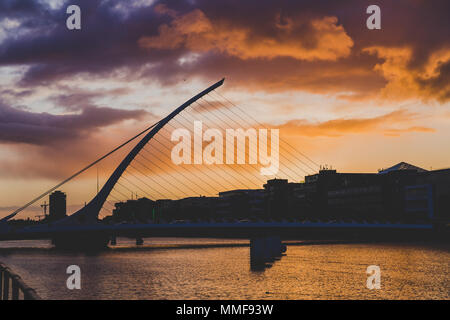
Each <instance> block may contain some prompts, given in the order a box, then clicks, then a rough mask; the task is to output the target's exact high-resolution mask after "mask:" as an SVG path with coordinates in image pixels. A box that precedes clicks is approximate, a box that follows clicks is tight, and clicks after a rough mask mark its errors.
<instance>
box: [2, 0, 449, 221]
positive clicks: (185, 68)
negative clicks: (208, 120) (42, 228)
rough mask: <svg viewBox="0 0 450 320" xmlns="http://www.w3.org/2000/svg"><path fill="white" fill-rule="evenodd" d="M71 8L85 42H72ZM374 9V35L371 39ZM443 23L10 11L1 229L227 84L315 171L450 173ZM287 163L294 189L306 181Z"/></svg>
mask: <svg viewBox="0 0 450 320" xmlns="http://www.w3.org/2000/svg"><path fill="white" fill-rule="evenodd" d="M69 4H77V5H79V6H80V8H81V25H82V29H81V30H76V31H73V30H72V31H71V30H68V29H67V28H66V19H67V17H68V14H66V8H67V6H68V5H69ZM371 4H377V5H379V6H380V8H381V30H368V29H367V28H366V19H367V17H368V14H366V8H367V7H368V6H369V5H371ZM448 12H450V3H449V2H448V1H446V0H442V1H439V0H435V1H425V0H423V1H422V0H409V1H402V0H398V1H376V3H375V2H373V1H365V0H355V1H352V0H347V1H320V0H319V1H264V0H258V1H242V0H240V1H235V0H227V1H208V0H190V1H161V2H159V1H152V0H129V1H120V0H103V1H96V0H85V1H83V0H81V1H75V0H74V1H69V2H67V1H64V0H47V1H46V0H2V1H0V195H1V196H0V215H2V216H3V215H4V214H6V213H7V212H9V211H10V210H11V209H12V208H14V207H15V206H17V205H21V204H23V203H24V202H27V201H28V200H30V199H31V198H33V197H34V196H36V195H38V194H39V193H40V192H42V191H45V190H46V189H47V188H49V187H51V186H52V185H54V184H55V183H56V182H58V181H60V180H62V179H64V178H65V177H66V176H68V175H70V174H71V173H73V172H75V171H77V170H78V169H80V168H81V167H83V166H84V165H86V164H88V163H89V162H90V161H93V160H95V159H96V158H97V157H98V156H100V155H102V154H103V153H105V152H107V151H109V150H110V149H112V148H113V147H114V146H116V145H118V144H120V143H121V142H122V141H124V140H126V138H128V137H130V136H132V135H133V134H135V133H136V132H139V131H140V130H142V129H143V128H145V127H146V126H148V125H149V124H151V123H153V122H154V121H155V120H157V119H159V118H161V117H162V116H164V115H166V114H167V113H168V112H169V111H170V110H171V109H173V108H174V107H176V106H178V105H180V104H181V103H182V102H184V101H185V100H187V99H188V98H190V97H191V96H193V95H194V94H195V93H197V92H198V91H200V90H202V89H203V88H205V87H207V86H209V85H210V84H212V83H214V82H216V81H218V80H219V79H221V78H223V77H225V78H226V81H225V84H224V86H223V87H222V88H220V90H219V93H220V94H221V95H223V96H225V97H226V98H227V99H229V100H230V101H232V102H233V103H235V104H236V105H238V106H241V110H245V112H247V113H248V114H250V115H252V117H254V118H255V119H256V120H257V121H258V122H259V123H260V124H264V125H265V126H267V127H272V128H279V129H280V137H281V139H284V140H285V141H288V142H289V145H290V146H292V147H293V149H296V151H297V152H301V154H303V155H307V157H308V158H310V159H312V160H313V161H314V162H315V163H317V164H322V165H324V164H327V165H329V166H330V165H332V166H333V168H336V169H337V170H338V171H342V172H344V171H348V172H358V171H367V172H376V170H377V169H379V168H383V167H384V168H385V167H388V166H391V165H394V164H396V163H398V162H400V161H406V162H410V163H412V164H415V165H418V166H421V167H423V168H426V169H430V168H433V169H437V168H443V167H449V160H450V149H449V148H448V147H447V146H448V141H450V126H449V124H450V102H449V101H450V19H448ZM214 97H215V99H217V100H218V99H219V96H218V95H217V96H214ZM215 102H217V101H215V100H210V102H205V106H210V107H213V108H212V109H220V108H225V105H221V104H217V105H216V106H215V105H214V103H215ZM219 111H220V110H219ZM201 113H202V112H195V110H194V112H193V113H192V114H191V115H192V119H197V118H196V115H198V114H201ZM189 119H191V118H189V117H187V118H185V120H186V121H188V120H189ZM174 126H176V125H174ZM157 151H158V150H157ZM152 152H156V151H152V150H150V153H149V157H150V155H153V156H157V155H156V154H158V152H156V153H153V154H152ZM283 152H284V154H283ZM281 153H282V160H283V156H284V158H285V160H284V162H283V163H282V166H283V168H284V171H283V172H284V173H288V172H291V173H292V174H291V175H289V176H286V177H289V178H292V179H298V180H301V179H302V178H303V176H304V175H305V174H306V173H310V171H311V170H309V168H307V167H304V164H303V163H301V162H299V161H300V160H301V159H303V160H305V159H306V158H302V157H301V156H299V157H298V158H297V157H294V156H292V157H291V153H290V152H287V151H283V150H281ZM121 156H122V155H120V154H119V155H117V156H116V158H113V159H112V160H111V164H104V165H102V167H101V168H100V176H101V179H103V181H104V179H106V178H107V175H108V173H110V170H111V169H112V165H114V161H116V162H115V164H117V161H119V160H120V157H121ZM306 162H307V161H306ZM310 164H311V163H310ZM297 168H298V169H297ZM300 168H304V169H306V170H304V171H303V170H302V171H300ZM153 169H154V170H156V171H158V168H153ZM241 169H242V168H238V169H237V170H241ZM313 169H314V168H313ZM195 170H202V169H201V168H195ZM161 171H164V170H161ZM244 171H245V170H244ZM283 172H280V174H279V175H278V177H285V176H283ZM95 176H96V171H94V173H88V174H87V175H86V176H85V177H84V178H83V177H81V178H80V181H78V182H74V183H73V184H72V186H70V187H67V189H65V190H64V191H66V192H68V195H69V196H68V197H69V199H70V201H69V204H73V205H76V204H81V203H83V202H84V201H89V199H90V197H91V196H92V195H93V194H94V193H95V190H96V182H95V181H96V178H95ZM260 180H261V179H260ZM261 181H262V180H261ZM249 184H250V182H249ZM234 185H235V183H231V182H230V184H229V185H225V187H227V188H228V187H232V186H234ZM244 186H247V187H256V185H250V186H249V185H238V187H244ZM168 188H169V189H170V186H168ZM212 189H217V190H214V192H217V191H219V190H220V189H221V186H220V185H216V186H213V187H212ZM212 189H211V190H212ZM171 191H172V192H174V193H176V195H178V193H177V191H176V190H173V189H171ZM188 193H189V192H188ZM199 193H200V191H199ZM211 193H213V191H211ZM127 194H128V191H127ZM167 196H168V197H169V196H170V195H167ZM38 210H40V209H35V211H36V212H38ZM3 213H4V214H3ZM30 215H32V213H30Z"/></svg>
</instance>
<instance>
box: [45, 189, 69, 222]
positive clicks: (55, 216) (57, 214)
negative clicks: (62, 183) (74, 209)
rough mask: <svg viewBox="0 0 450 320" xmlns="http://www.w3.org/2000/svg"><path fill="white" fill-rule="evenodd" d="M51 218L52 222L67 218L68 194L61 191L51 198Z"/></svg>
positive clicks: (52, 194)
mask: <svg viewBox="0 0 450 320" xmlns="http://www.w3.org/2000/svg"><path fill="white" fill-rule="evenodd" d="M49 202H50V204H49V207H50V210H49V216H48V219H49V220H50V221H55V220H59V219H61V218H64V217H66V215H67V205H66V194H65V193H64V192H61V191H55V192H53V193H51V194H50V196H49Z"/></svg>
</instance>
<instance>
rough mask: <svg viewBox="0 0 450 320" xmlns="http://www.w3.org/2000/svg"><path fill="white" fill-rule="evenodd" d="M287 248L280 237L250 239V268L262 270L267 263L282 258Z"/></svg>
mask: <svg viewBox="0 0 450 320" xmlns="http://www.w3.org/2000/svg"><path fill="white" fill-rule="evenodd" d="M285 251H286V246H285V245H283V244H282V243H281V239H280V237H277V236H271V237H255V238H252V239H250V267H251V268H252V270H261V269H264V268H265V267H266V266H267V263H270V262H273V261H274V260H276V259H277V258H279V257H281V255H282V254H283V252H285Z"/></svg>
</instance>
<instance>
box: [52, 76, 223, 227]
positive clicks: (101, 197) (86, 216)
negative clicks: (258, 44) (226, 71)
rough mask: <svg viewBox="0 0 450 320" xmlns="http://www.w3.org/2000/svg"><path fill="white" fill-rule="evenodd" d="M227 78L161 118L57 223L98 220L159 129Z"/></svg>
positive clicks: (78, 222)
mask: <svg viewBox="0 0 450 320" xmlns="http://www.w3.org/2000/svg"><path fill="white" fill-rule="evenodd" d="M224 80H225V79H222V80H220V81H218V82H216V83H215V84H213V85H212V86H210V87H208V88H206V89H205V90H203V91H202V92H200V93H199V94H197V95H195V96H194V97H192V98H191V99H189V100H187V101H186V102H185V103H183V104H182V105H181V106H179V107H178V108H176V109H175V110H174V111H172V113H170V114H169V115H168V116H166V117H165V118H164V119H162V120H160V121H159V122H158V123H157V125H156V126H155V127H153V129H152V130H150V131H149V132H148V133H147V134H146V135H145V136H144V137H143V138H142V139H141V140H140V141H139V142H138V143H137V144H136V146H135V147H134V148H133V149H132V150H131V151H130V152H129V153H128V154H127V156H126V157H125V158H124V159H123V160H122V162H121V163H120V164H119V166H118V167H117V168H116V169H115V170H114V172H113V173H112V174H111V176H110V177H109V179H108V180H107V181H106V183H105V184H104V186H103V187H102V188H101V190H100V191H99V192H98V193H97V195H96V196H95V197H94V198H93V199H92V200H91V201H90V202H89V203H88V204H87V205H86V206H84V207H83V208H81V209H80V210H78V211H76V212H75V213H73V214H72V215H70V216H68V217H66V218H64V219H62V220H59V221H57V222H56V223H57V224H84V223H94V222H97V219H98V215H99V212H100V210H101V208H102V207H103V204H104V203H105V201H106V199H107V198H108V196H109V194H110V192H111V191H112V189H113V188H114V186H115V184H116V183H117V181H118V180H119V178H120V177H121V176H122V174H123V173H124V172H125V170H126V169H127V167H128V166H129V165H130V163H131V162H132V161H133V159H134V158H135V157H136V156H137V154H138V153H139V152H140V151H141V150H142V148H143V147H144V146H145V145H146V144H147V143H148V142H149V141H150V139H152V138H153V137H154V136H155V135H156V134H157V133H158V131H159V130H161V129H162V128H163V127H164V126H165V125H166V124H167V123H168V122H169V121H170V120H172V119H173V118H174V117H175V116H177V115H178V114H179V113H180V112H181V111H183V110H184V109H186V108H187V107H188V106H189V105H191V104H192V103H194V102H195V101H197V100H198V99H200V98H201V97H203V96H205V95H207V94H208V93H210V92H211V91H213V90H215V89H217V88H218V87H220V86H221V85H222V84H223V82H224Z"/></svg>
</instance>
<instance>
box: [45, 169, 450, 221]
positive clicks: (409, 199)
mask: <svg viewBox="0 0 450 320" xmlns="http://www.w3.org/2000/svg"><path fill="white" fill-rule="evenodd" d="M55 194H59V196H57V197H59V199H61V197H62V195H63V198H64V210H60V209H58V210H59V212H64V215H65V195H64V194H63V193H61V192H59V193H57V192H55ZM54 208H56V207H54ZM52 214H53V211H52V201H50V215H52ZM114 217H116V218H117V219H115V220H116V221H124V220H125V221H126V220H143V221H144V220H147V221H148V220H149V219H151V220H153V221H154V222H160V221H167V222H168V221H173V220H193V221H196V220H208V219H218V218H219V219H228V218H230V219H254V220H258V219H274V220H291V221H292V220H301V221H324V222H326V221H328V222H330V221H344V222H345V221H346V222H371V223H376V222H379V223H385V222H404V223H435V222H436V223H442V222H443V223H446V222H448V221H449V220H450V169H443V170H431V171H428V170H425V169H422V168H419V167H416V166H414V165H411V164H408V163H406V162H400V163H398V164H396V165H394V166H392V167H390V168H387V169H382V170H379V171H378V173H341V172H337V171H336V170H330V169H323V170H320V171H319V172H318V173H317V174H313V175H309V176H306V177H305V181H304V182H289V181H288V180H287V179H271V180H268V181H267V183H266V184H264V189H236V190H229V191H224V192H220V193H219V196H218V197H204V196H201V197H188V198H184V199H179V200H170V199H160V200H156V201H152V200H149V199H146V198H141V199H139V200H128V201H126V202H120V203H117V204H116V209H115V210H114Z"/></svg>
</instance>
